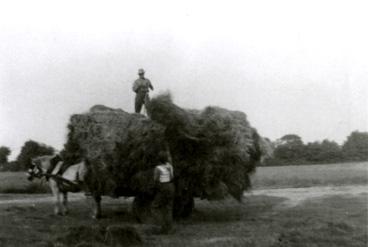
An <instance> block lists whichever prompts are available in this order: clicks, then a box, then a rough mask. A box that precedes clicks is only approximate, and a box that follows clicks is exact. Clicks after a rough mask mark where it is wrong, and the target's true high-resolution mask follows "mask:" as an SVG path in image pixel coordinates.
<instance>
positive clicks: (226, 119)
mask: <svg viewBox="0 0 368 247" xmlns="http://www.w3.org/2000/svg"><path fill="white" fill-rule="evenodd" d="M148 113H149V116H150V118H151V119H152V120H154V121H156V122H158V123H160V124H162V125H164V126H165V127H166V129H165V138H166V140H167V141H168V143H169V147H170V152H171V155H172V159H173V164H174V166H175V170H176V176H177V177H178V180H180V181H179V182H178V183H177V185H179V186H177V189H178V193H180V192H182V191H183V190H186V192H189V194H193V195H195V196H200V197H202V198H206V199H220V198H224V197H225V196H226V194H227V193H229V194H231V195H232V196H233V197H235V198H237V199H239V200H240V199H241V197H242V194H243V191H244V190H246V189H248V188H249V187H250V182H249V181H250V180H249V174H250V173H251V172H253V171H254V169H255V165H256V163H257V162H258V161H259V160H260V157H261V154H262V152H261V148H260V140H261V138H260V136H259V135H258V133H257V131H256V130H255V129H254V128H252V127H251V126H250V124H249V122H248V121H247V117H246V115H245V114H244V113H242V112H239V111H229V110H226V109H223V108H220V107H207V108H205V109H204V110H203V111H190V110H184V109H182V108H180V107H178V106H176V105H175V104H174V103H173V102H172V100H171V97H170V95H161V96H158V97H156V98H154V99H152V100H151V102H150V104H149V106H148ZM181 187H183V188H181Z"/></svg>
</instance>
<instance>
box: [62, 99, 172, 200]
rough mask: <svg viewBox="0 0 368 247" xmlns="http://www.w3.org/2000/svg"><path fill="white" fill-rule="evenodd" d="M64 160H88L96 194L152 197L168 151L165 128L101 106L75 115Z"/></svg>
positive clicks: (71, 123) (89, 178)
mask: <svg viewBox="0 0 368 247" xmlns="http://www.w3.org/2000/svg"><path fill="white" fill-rule="evenodd" d="M68 128H69V134H68V141H67V143H66V144H65V146H64V150H63V152H62V156H63V158H64V160H65V161H66V162H67V163H69V164H73V163H76V162H78V161H80V160H81V159H86V160H87V161H88V162H87V165H88V166H89V168H90V169H89V173H88V180H87V184H88V187H89V189H90V190H91V191H92V192H95V193H99V194H105V195H106V194H108V195H111V196H114V197H118V196H135V195H137V194H140V193H146V194H150V195H152V194H153V193H154V191H153V189H154V183H153V179H152V177H153V176H152V174H153V168H154V167H155V165H156V164H157V163H158V157H157V153H158V152H160V151H161V150H164V149H165V142H164V135H163V133H164V128H163V126H161V125H160V124H157V123H155V122H153V121H151V120H149V119H147V118H146V117H144V116H143V115H140V114H129V113H127V112H124V111H123V110H120V109H111V108H108V107H105V106H101V105H97V106H94V107H92V108H91V109H90V111H89V112H88V113H85V114H76V115H73V116H72V117H71V119H70V124H69V126H68Z"/></svg>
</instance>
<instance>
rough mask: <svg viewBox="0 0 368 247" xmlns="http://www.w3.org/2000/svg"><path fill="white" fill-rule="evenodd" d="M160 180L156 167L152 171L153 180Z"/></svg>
mask: <svg viewBox="0 0 368 247" xmlns="http://www.w3.org/2000/svg"><path fill="white" fill-rule="evenodd" d="M159 180H160V171H159V170H158V168H157V167H156V168H155V170H154V171H153V181H155V182H158V181H159Z"/></svg>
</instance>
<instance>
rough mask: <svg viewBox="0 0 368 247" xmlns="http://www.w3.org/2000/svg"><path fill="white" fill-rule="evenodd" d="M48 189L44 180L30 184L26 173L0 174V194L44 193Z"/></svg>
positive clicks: (37, 180) (36, 180)
mask: <svg viewBox="0 0 368 247" xmlns="http://www.w3.org/2000/svg"><path fill="white" fill-rule="evenodd" d="M46 192H49V188H48V186H47V183H46V181H45V180H39V179H35V180H34V181H32V182H30V181H28V179H27V174H26V172H0V193H22V194H30V193H46Z"/></svg>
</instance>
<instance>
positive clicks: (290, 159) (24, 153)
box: [0, 131, 368, 171]
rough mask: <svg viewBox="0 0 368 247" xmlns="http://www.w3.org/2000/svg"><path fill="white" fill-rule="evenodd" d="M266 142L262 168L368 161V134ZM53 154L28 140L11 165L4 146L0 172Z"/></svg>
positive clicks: (291, 136) (292, 136)
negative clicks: (342, 139)
mask: <svg viewBox="0 0 368 247" xmlns="http://www.w3.org/2000/svg"><path fill="white" fill-rule="evenodd" d="M266 140H267V142H268V144H269V145H270V146H271V150H272V153H271V154H270V155H269V157H268V158H266V159H265V161H264V162H263V163H262V164H261V165H263V166H278V165H303V164H329V163H336V162H356V161H368V132H359V131H353V132H352V133H351V134H350V135H349V136H348V137H347V139H346V140H345V142H344V143H343V144H342V145H339V144H338V143H336V142H335V141H330V140H323V141H321V142H319V141H315V142H309V143H303V140H302V138H301V137H300V136H298V135H295V134H287V135H284V136H283V137H281V138H280V139H278V140H276V141H273V142H272V141H270V140H269V139H267V138H266ZM54 153H55V149H54V148H53V147H51V146H47V145H45V144H42V143H38V142H36V141H33V140H29V141H26V142H25V143H24V145H23V146H22V148H21V151H20V153H19V155H18V156H17V158H16V159H15V160H14V161H9V160H8V157H9V155H10V154H11V150H10V148H8V147H6V146H1V147H0V171H25V170H27V169H28V166H29V164H30V162H31V159H32V158H34V157H36V156H40V155H52V154H54Z"/></svg>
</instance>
